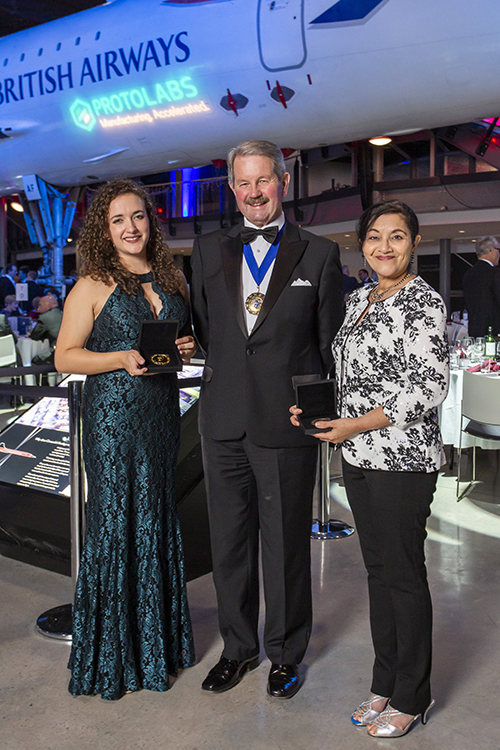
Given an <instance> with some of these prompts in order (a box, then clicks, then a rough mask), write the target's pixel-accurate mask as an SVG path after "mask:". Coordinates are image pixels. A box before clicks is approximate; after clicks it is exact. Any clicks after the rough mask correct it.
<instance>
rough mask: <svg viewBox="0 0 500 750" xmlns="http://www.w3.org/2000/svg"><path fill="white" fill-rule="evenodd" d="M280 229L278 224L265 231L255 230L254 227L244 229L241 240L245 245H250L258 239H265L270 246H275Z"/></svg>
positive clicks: (266, 228)
mask: <svg viewBox="0 0 500 750" xmlns="http://www.w3.org/2000/svg"><path fill="white" fill-rule="evenodd" d="M278 232H279V227H278V225H277V224H273V225H272V226H270V227H265V228H264V229H254V228H253V227H243V228H242V230H241V239H242V241H243V244H244V245H249V244H250V243H252V242H253V241H254V240H256V239H257V237H264V239H265V240H266V241H267V242H269V244H271V245H274V243H275V241H276V237H277V236H278Z"/></svg>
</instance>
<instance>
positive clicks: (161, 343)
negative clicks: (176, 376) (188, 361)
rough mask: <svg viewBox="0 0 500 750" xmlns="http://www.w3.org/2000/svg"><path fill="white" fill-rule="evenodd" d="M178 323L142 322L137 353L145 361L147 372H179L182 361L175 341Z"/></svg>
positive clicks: (163, 321)
mask: <svg viewBox="0 0 500 750" xmlns="http://www.w3.org/2000/svg"><path fill="white" fill-rule="evenodd" d="M178 331H179V321H178V320H173V319H167V320H143V321H142V324H141V335H140V339H139V352H140V353H141V355H142V356H143V357H144V359H145V360H146V362H145V364H144V367H147V368H148V372H151V373H159V372H179V370H182V359H181V355H180V353H179V350H178V349H177V346H176V343H175V340H176V339H177V338H178Z"/></svg>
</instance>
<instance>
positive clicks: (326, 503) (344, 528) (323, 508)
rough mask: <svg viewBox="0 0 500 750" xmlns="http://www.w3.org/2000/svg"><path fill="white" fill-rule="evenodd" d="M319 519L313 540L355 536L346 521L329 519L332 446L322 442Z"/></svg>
mask: <svg viewBox="0 0 500 750" xmlns="http://www.w3.org/2000/svg"><path fill="white" fill-rule="evenodd" d="M318 464H319V465H318V480H317V481H318V494H319V518H314V519H313V522H312V531H311V539H340V538H341V537H344V536H350V535H351V534H354V528H353V527H352V526H349V524H348V523H344V521H336V520H333V519H331V518H330V519H329V518H328V516H329V515H330V444H329V443H327V442H324V441H321V443H320V446H319V461H318Z"/></svg>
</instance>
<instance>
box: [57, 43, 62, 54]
mask: <svg viewBox="0 0 500 750" xmlns="http://www.w3.org/2000/svg"><path fill="white" fill-rule="evenodd" d="M60 49H61V42H58V44H57V47H56V50H57V51H58V52H59V50H60Z"/></svg>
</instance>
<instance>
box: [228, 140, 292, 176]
mask: <svg viewBox="0 0 500 750" xmlns="http://www.w3.org/2000/svg"><path fill="white" fill-rule="evenodd" d="M237 156H267V157H268V159H271V161H272V163H273V172H274V174H275V175H276V177H277V178H278V180H279V181H280V182H281V180H282V179H283V175H284V174H285V172H286V167H285V160H284V158H283V154H282V153H281V149H280V148H278V146H277V145H276V144H275V143H271V142H270V141H243V143H240V145H239V146H235V147H234V148H232V149H231V151H230V152H229V153H228V155H227V176H228V180H229V184H230V185H232V186H233V187H234V160H235V159H236V157H237Z"/></svg>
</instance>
